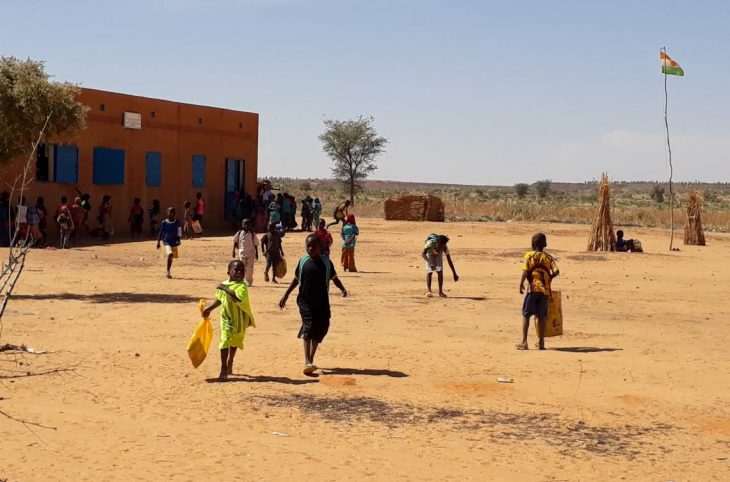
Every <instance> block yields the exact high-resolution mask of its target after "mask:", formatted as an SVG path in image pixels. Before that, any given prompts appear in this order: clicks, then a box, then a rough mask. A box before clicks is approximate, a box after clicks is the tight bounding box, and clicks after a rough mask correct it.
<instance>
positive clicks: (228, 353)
mask: <svg viewBox="0 0 730 482" xmlns="http://www.w3.org/2000/svg"><path fill="white" fill-rule="evenodd" d="M244 270H245V268H244V266H243V263H242V262H241V261H239V260H233V261H231V262H230V263H228V281H224V282H222V283H221V284H219V285H218V286H217V287H216V293H215V301H214V302H213V303H211V304H210V305H208V306H207V307H206V308H205V309H204V310H203V316H204V317H206V318H207V317H209V316H210V312H211V311H213V310H214V309H216V308H217V307H219V306H222V308H221V312H220V327H221V339H220V343H219V344H218V348H220V350H221V372H220V375H219V378H218V380H219V381H225V380H226V379H227V378H228V376H229V375H233V359H234V358H235V356H236V350H237V349H241V350H243V340H244V338H245V337H246V329H247V328H248V327H249V326H251V327H254V328H255V327H256V323H255V322H254V318H253V314H252V312H251V305H250V303H249V300H248V287H247V286H246V283H245V282H244V280H243V276H244V274H243V273H244Z"/></svg>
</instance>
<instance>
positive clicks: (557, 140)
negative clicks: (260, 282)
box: [0, 0, 730, 184]
mask: <svg viewBox="0 0 730 482" xmlns="http://www.w3.org/2000/svg"><path fill="white" fill-rule="evenodd" d="M0 18H2V19H3V28H2V29H1V30H0V53H1V54H2V55H14V56H16V57H23V58H24V57H32V58H34V59H39V60H46V61H47V69H48V71H49V72H51V73H53V74H55V75H56V78H57V79H59V80H69V81H73V82H78V83H81V84H82V85H83V86H87V87H94V88H99V89H104V90H112V91H119V92H124V93H131V94H138V95H144V96H149V97H161V98H165V99H171V100H178V101H184V102H190V103H196V104H205V105H215V106H220V107H227V108H232V109H240V110H246V111H253V112H258V113H259V114H260V121H261V124H260V146H259V172H260V174H261V175H272V176H291V177H327V176H329V173H330V171H329V168H330V161H329V160H328V159H327V158H326V157H325V156H324V154H323V153H322V151H321V148H320V144H319V141H318V140H317V135H318V134H319V132H320V131H321V130H322V120H323V118H324V117H325V116H326V117H336V118H347V117H355V116H357V115H360V114H362V115H366V116H371V115H372V116H373V117H374V118H375V123H376V127H377V128H378V130H379V131H380V132H381V133H382V134H383V135H385V136H386V137H387V138H389V139H390V144H389V146H388V152H387V154H386V155H384V156H383V157H382V159H381V160H380V169H379V170H378V171H376V174H375V176H374V177H376V178H378V179H394V180H408V181H432V182H455V183H470V184H512V183H515V182H523V181H524V182H531V181H535V180H537V179H543V178H552V179H553V180H556V181H558V180H559V181H583V180H586V179H593V178H597V177H598V176H599V175H600V173H601V171H603V170H607V171H608V172H609V174H610V175H611V177H613V178H615V179H619V180H634V179H644V180H651V179H665V178H666V177H667V175H668V168H667V167H666V159H665V145H664V130H663V129H664V124H663V102H664V92H663V77H662V75H661V74H660V71H659V58H658V50H659V49H660V48H661V47H662V46H663V45H666V46H667V47H668V49H669V50H668V53H669V55H670V56H672V57H673V58H674V59H675V60H677V61H678V62H679V63H680V64H681V65H682V67H683V68H684V70H685V73H686V76H685V77H682V78H680V77H670V78H669V94H670V128H671V133H672V139H673V145H672V148H673V152H674V160H675V167H676V168H675V173H676V177H677V178H679V179H681V180H695V179H700V180H708V181H715V180H718V181H727V180H729V179H730V162H728V160H729V159H728V157H729V155H728V153H730V135H729V134H730V94H728V85H730V76H729V75H728V74H730V62H728V59H729V57H730V54H729V50H728V49H729V48H730V46H729V44H730V28H729V27H728V25H730V2H728V1H682V2H679V1H671V0H669V1H666V0H665V1H662V2H658V1H638V0H631V1H624V0H618V1H608V0H603V1H591V0H582V1H579V0H576V1H544V0H543V1H500V2H492V1H487V0H484V1H476V0H474V1H472V0H465V1H459V0H451V1H445V0H444V1H435V0H388V1H386V0H367V1H365V0H363V1H354V0H268V1H267V0H146V1H139V0H124V1H111V0H110V1H102V0H94V1H74V0H65V1H58V0H53V1H51V0H45V1H40V0H39V1H34V0H0Z"/></svg>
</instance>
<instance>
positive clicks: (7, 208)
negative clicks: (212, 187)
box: [0, 188, 205, 249]
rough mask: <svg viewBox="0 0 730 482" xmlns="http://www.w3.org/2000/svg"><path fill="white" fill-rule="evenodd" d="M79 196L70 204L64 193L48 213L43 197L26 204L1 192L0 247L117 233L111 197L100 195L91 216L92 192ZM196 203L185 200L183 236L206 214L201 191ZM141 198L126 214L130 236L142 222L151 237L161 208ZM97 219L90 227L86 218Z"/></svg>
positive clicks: (67, 242)
mask: <svg viewBox="0 0 730 482" xmlns="http://www.w3.org/2000/svg"><path fill="white" fill-rule="evenodd" d="M76 192H77V193H78V196H76V197H74V200H73V203H69V198H68V197H67V196H61V198H60V199H59V203H58V205H57V207H56V208H55V210H54V211H52V212H49V210H48V208H47V207H46V205H45V200H44V198H43V197H38V198H37V199H36V202H35V204H32V205H29V204H28V203H27V202H26V197H25V196H23V197H21V198H19V199H18V200H17V203H12V202H11V199H10V194H9V193H8V192H7V191H3V192H0V246H9V245H10V243H11V242H12V243H15V244H19V243H26V242H30V243H32V246H34V247H49V246H55V247H58V248H61V249H65V248H70V247H71V243H72V242H76V241H79V240H80V238H81V237H82V236H88V237H97V238H102V239H105V240H106V239H109V238H110V237H112V236H114V235H115V234H118V231H117V230H115V227H114V224H113V223H112V213H113V206H112V197H111V196H110V195H108V194H105V195H103V196H102V198H101V201H100V203H99V207H98V209H97V211H96V215H95V216H92V215H91V213H92V205H91V195H90V194H88V193H82V192H81V191H80V190H79V189H78V188H77V189H76ZM195 199H196V201H195V206H194V207H193V208H191V206H192V204H191V203H190V201H186V202H185V205H184V208H185V211H184V216H183V221H182V224H181V225H182V227H183V234H182V239H192V238H193V234H194V229H193V227H194V225H196V223H197V227H198V229H199V230H200V229H202V228H201V226H202V224H201V223H202V221H203V216H204V214H205V201H204V200H203V195H202V193H200V192H199V193H197V194H196V196H195ZM146 211H147V219H145V209H144V207H143V206H142V200H141V199H140V198H139V197H135V198H134V200H133V202H132V206H131V207H130V209H129V212H128V215H127V223H128V225H129V234H130V237H131V238H132V239H140V238H141V236H142V232H143V231H144V229H145V223H147V225H148V226H149V235H150V237H157V236H158V235H159V234H160V227H161V224H160V221H159V216H160V215H161V213H162V207H161V205H160V201H159V200H158V199H153V200H152V205H151V207H150V208H148V209H147V210H146ZM49 219H50V222H51V223H52V225H53V226H55V228H56V229H55V231H56V232H57V233H58V235H57V237H56V238H49V236H48V226H49ZM90 219H93V220H94V221H96V227H91V226H90V224H91V223H90V222H89V220H90Z"/></svg>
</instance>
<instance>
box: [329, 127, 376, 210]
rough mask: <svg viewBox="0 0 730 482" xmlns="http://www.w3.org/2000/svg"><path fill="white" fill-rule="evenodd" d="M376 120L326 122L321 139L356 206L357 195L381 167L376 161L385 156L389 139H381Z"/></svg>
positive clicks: (334, 174)
mask: <svg viewBox="0 0 730 482" xmlns="http://www.w3.org/2000/svg"><path fill="white" fill-rule="evenodd" d="M373 123H374V119H373V118H372V117H362V116H360V117H358V118H357V119H350V120H345V121H340V120H334V119H325V121H324V126H325V130H324V132H323V133H322V134H320V135H319V140H320V141H321V142H322V150H323V151H324V152H325V153H326V154H327V155H328V156H329V157H330V159H332V162H333V164H334V165H333V167H332V176H333V177H334V178H335V179H337V180H338V181H341V182H342V183H343V184H345V185H346V186H347V187H348V188H349V191H350V200H351V201H352V203H353V205H354V204H355V193H356V191H357V190H358V189H360V188H361V186H362V181H364V180H365V179H367V177H368V175H370V174H371V173H372V172H373V171H375V170H376V169H377V168H378V166H377V164H376V162H375V161H376V158H377V157H378V156H379V155H380V154H382V153H383V152H385V145H386V144H387V143H388V139H386V138H385V137H382V136H379V135H378V133H377V132H376V131H375V127H374V126H373Z"/></svg>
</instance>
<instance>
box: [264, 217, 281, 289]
mask: <svg viewBox="0 0 730 482" xmlns="http://www.w3.org/2000/svg"><path fill="white" fill-rule="evenodd" d="M261 250H262V251H263V252H264V255H265V256H266V269H265V270H264V281H266V282H268V281H269V269H272V268H273V269H272V271H273V272H272V273H271V275H272V278H271V282H272V283H278V281H276V265H278V264H279V262H281V259H282V258H283V257H284V249H283V248H282V247H281V232H280V231H279V230H278V229H277V228H276V225H275V224H269V232H268V233H266V234H264V235H263V236H262V237H261Z"/></svg>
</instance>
